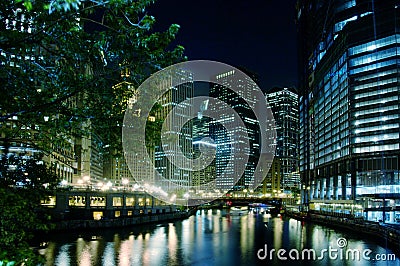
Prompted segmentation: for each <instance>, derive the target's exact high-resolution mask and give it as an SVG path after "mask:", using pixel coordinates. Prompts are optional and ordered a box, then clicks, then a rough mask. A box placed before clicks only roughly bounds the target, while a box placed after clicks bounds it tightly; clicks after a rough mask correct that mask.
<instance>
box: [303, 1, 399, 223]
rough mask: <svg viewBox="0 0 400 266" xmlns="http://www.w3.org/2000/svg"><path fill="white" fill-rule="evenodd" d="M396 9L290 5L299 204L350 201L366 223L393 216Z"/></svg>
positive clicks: (364, 4) (390, 5)
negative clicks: (295, 55) (295, 53)
mask: <svg viewBox="0 0 400 266" xmlns="http://www.w3.org/2000/svg"><path fill="white" fill-rule="evenodd" d="M399 7H400V3H399V2H398V1H393V0H388V1H375V0H357V1H356V0H346V1H345V0H340V1H318V0H303V1H298V3H297V22H298V30H299V31H298V33H299V70H300V84H299V92H300V173H301V179H302V182H303V192H304V193H303V201H304V202H305V203H310V202H312V201H313V200H325V201H326V200H350V201H351V202H352V204H362V206H364V214H363V215H364V216H365V217H366V218H367V219H370V220H383V221H385V220H386V221H394V220H396V217H397V216H399V215H400V214H398V212H397V208H398V207H397V206H398V205H399V202H398V198H399V197H398V195H399V193H400V185H399V184H400V183H399V181H400V180H399V142H400V139H399V86H398V84H399V64H398V62H399V59H400V53H399V51H400V35H399V29H398V25H399V17H400V13H399ZM389 206H390V209H391V210H392V211H391V212H388V213H385V211H383V212H382V207H384V209H385V207H389ZM379 210H381V211H379Z"/></svg>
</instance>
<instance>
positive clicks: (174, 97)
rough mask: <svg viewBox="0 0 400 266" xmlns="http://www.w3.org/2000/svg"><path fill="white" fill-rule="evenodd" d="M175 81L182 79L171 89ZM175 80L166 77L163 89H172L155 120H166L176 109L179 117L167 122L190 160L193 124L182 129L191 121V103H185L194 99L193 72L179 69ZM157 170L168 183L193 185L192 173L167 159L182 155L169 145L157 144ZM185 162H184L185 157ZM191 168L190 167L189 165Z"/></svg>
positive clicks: (170, 130) (169, 132) (161, 102)
mask: <svg viewBox="0 0 400 266" xmlns="http://www.w3.org/2000/svg"><path fill="white" fill-rule="evenodd" d="M172 78H174V79H179V82H178V84H180V85H178V86H174V87H171V86H172V85H171V84H173V80H172ZM172 78H166V79H165V80H163V82H164V83H163V84H164V85H163V86H167V88H170V89H169V90H168V91H167V92H166V93H164V95H163V96H162V97H160V100H159V101H158V103H159V104H160V105H161V106H162V108H161V109H160V110H159V111H157V113H156V119H159V120H165V119H166V117H167V116H168V114H169V113H170V112H171V111H172V110H173V109H175V112H176V115H175V116H173V117H172V119H170V120H168V121H167V122H165V121H164V123H167V124H166V125H165V127H166V129H167V133H168V135H169V136H177V137H178V138H179V141H178V142H179V146H180V150H181V151H182V153H183V155H184V156H186V157H187V158H190V157H191V156H192V154H193V147H192V122H191V121H189V122H187V123H184V124H183V126H182V127H180V125H181V122H182V121H184V120H185V119H186V118H188V116H189V114H190V109H189V108H192V107H191V106H190V104H186V103H184V101H185V100H189V99H190V98H192V97H193V90H194V88H193V73H190V72H188V71H186V70H183V69H180V70H179V69H177V71H176V73H174V75H173V77H172ZM155 144H156V146H155V153H154V154H155V155H154V158H155V167H156V170H157V171H158V172H159V173H160V174H161V175H162V176H163V177H164V178H165V179H167V180H169V181H171V182H173V183H174V184H176V185H177V186H180V187H182V188H183V189H184V190H185V189H186V190H187V189H188V187H189V186H191V185H192V172H191V171H190V170H189V169H183V168H181V167H178V166H176V165H175V164H174V163H172V162H171V161H170V160H171V158H168V157H167V155H172V156H173V157H174V158H175V159H176V158H179V156H177V155H175V154H176V152H175V150H174V149H175V147H170V146H169V145H168V144H164V143H155ZM182 159H185V158H183V157H182ZM188 168H191V167H190V166H188Z"/></svg>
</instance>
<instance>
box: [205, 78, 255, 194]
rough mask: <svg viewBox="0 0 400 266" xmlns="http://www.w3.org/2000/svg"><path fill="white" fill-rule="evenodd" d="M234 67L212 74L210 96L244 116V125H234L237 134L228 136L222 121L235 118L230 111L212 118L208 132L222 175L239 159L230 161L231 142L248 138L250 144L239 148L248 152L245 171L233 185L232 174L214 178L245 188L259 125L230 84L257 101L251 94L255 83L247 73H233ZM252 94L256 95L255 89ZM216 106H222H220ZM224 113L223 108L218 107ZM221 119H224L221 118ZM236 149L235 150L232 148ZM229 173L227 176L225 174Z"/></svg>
mask: <svg viewBox="0 0 400 266" xmlns="http://www.w3.org/2000/svg"><path fill="white" fill-rule="evenodd" d="M235 71H236V70H230V71H228V72H226V73H221V74H218V75H216V76H215V80H217V81H218V82H219V84H214V85H213V86H211V88H210V97H213V98H217V99H219V100H221V101H224V102H225V103H227V104H228V105H229V106H230V107H231V108H233V109H234V110H235V112H236V113H237V114H238V115H239V116H240V118H241V119H242V120H243V123H244V126H245V127H243V126H242V125H239V124H237V125H235V131H236V134H234V135H232V136H229V135H228V133H227V131H226V129H225V128H224V127H223V126H222V125H221V123H222V122H225V123H232V124H235V123H237V121H235V118H234V117H233V116H231V115H226V117H224V118H222V119H221V121H218V120H214V121H213V122H212V123H211V135H212V137H213V139H214V141H215V144H216V147H217V151H216V161H215V166H216V174H217V176H221V175H222V172H224V171H225V173H227V172H231V173H234V172H235V170H234V167H237V166H238V163H232V162H231V163H229V157H230V153H231V152H232V147H233V143H234V142H237V143H241V142H244V141H245V139H247V141H249V144H250V147H249V148H248V149H247V150H245V151H241V152H244V153H245V154H246V155H248V156H249V158H248V161H247V164H246V167H245V170H244V174H243V176H242V177H241V178H239V180H238V182H237V183H236V185H235V180H234V179H235V178H234V177H233V174H232V175H229V174H228V175H226V177H227V178H222V179H217V183H216V186H217V188H219V187H233V188H234V189H236V190H241V189H245V188H246V187H248V186H250V185H251V182H253V181H252V180H253V177H254V171H255V168H256V165H257V161H258V155H259V126H258V122H257V120H256V117H255V115H254V113H253V111H252V109H251V108H250V106H249V105H248V104H247V103H246V102H245V100H244V99H243V98H241V97H240V96H239V95H238V94H237V93H235V92H234V91H232V90H230V89H229V88H230V87H233V86H234V87H236V88H241V89H242V91H243V92H245V93H247V95H245V97H246V99H248V100H249V101H253V102H255V101H257V99H256V98H255V96H253V95H252V92H253V91H257V90H258V87H257V85H256V83H255V82H254V81H253V80H251V79H250V78H249V77H244V76H243V77H241V78H238V77H237V76H236V73H235ZM254 95H256V94H255V93H254ZM217 108H225V107H222V106H219V107H217ZM220 112H221V113H223V112H224V111H223V110H220ZM222 120H223V121H222ZM235 152H238V151H235ZM228 176H230V178H228Z"/></svg>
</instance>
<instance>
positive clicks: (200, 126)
mask: <svg viewBox="0 0 400 266" xmlns="http://www.w3.org/2000/svg"><path fill="white" fill-rule="evenodd" d="M207 109H208V100H205V101H203V102H202V104H201V105H200V110H198V115H197V117H196V118H194V119H193V155H194V158H199V156H200V154H201V153H203V152H204V150H205V149H215V147H216V145H215V143H213V142H212V141H211V139H210V122H211V121H212V119H211V118H209V117H207V116H203V112H204V111H206V110H207ZM197 163H198V166H197V167H196V166H195V167H194V168H195V169H198V170H196V171H193V176H192V180H193V182H192V185H193V186H196V187H200V186H202V185H206V184H209V183H210V182H212V181H214V179H215V159H214V160H213V161H212V162H211V163H210V164H208V165H203V162H201V161H199V162H197ZM207 187H208V188H210V189H212V187H210V186H207ZM214 188H215V186H214Z"/></svg>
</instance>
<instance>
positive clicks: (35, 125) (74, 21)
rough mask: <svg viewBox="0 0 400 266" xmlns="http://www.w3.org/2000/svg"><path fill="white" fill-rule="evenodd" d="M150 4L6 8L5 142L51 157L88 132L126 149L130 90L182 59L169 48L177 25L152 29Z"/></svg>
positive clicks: (66, 0)
mask: <svg viewBox="0 0 400 266" xmlns="http://www.w3.org/2000/svg"><path fill="white" fill-rule="evenodd" d="M152 2H153V1H148V0H136V1H132V0H109V1H102V0H100V1H95V0H93V1H92V0H87V1H83V0H82V1H79V0H53V1H48V0H35V1H33V0H27V1H21V0H17V1H15V2H13V1H2V3H1V4H0V27H1V31H2V35H1V37H0V59H1V62H2V64H1V66H0V79H1V83H2V84H3V86H2V89H1V90H2V94H3V95H2V97H1V98H0V108H1V114H0V123H1V126H2V139H1V140H2V141H3V142H11V143H19V142H22V143H23V144H28V145H31V146H32V147H37V148H38V149H40V150H43V151H45V152H51V151H52V149H54V148H56V147H62V146H63V145H65V143H66V142H67V141H68V138H69V137H70V136H82V135H84V134H85V133H87V131H88V127H90V128H96V129H97V132H99V134H100V138H101V139H102V141H103V142H104V143H105V144H108V145H107V147H110V150H120V136H121V123H122V119H123V115H124V110H125V108H126V106H127V104H128V99H129V98H130V97H131V96H132V95H133V90H132V88H136V87H138V86H139V85H140V83H141V82H142V81H143V80H144V79H145V78H147V77H148V76H149V75H150V74H151V73H153V72H154V71H156V70H159V69H161V68H163V67H165V66H167V65H170V64H172V63H175V62H178V61H181V60H182V59H184V57H183V48H182V47H181V46H177V47H175V48H173V49H169V47H170V43H171V41H172V40H173V39H174V38H175V35H176V34H177V32H178V29H179V26H178V25H176V24H174V25H171V26H170V27H169V28H168V29H167V30H166V31H165V32H155V31H154V30H153V25H154V23H155V18H154V17H152V16H150V15H148V14H147V13H146V7H147V6H148V5H149V4H150V3H152ZM12 21H17V22H15V23H14V22H12ZM121 74H122V75H121ZM10 119H13V123H14V125H13V126H7V122H8V121H9V120H10ZM89 121H90V122H89ZM25 129H30V130H25Z"/></svg>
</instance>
